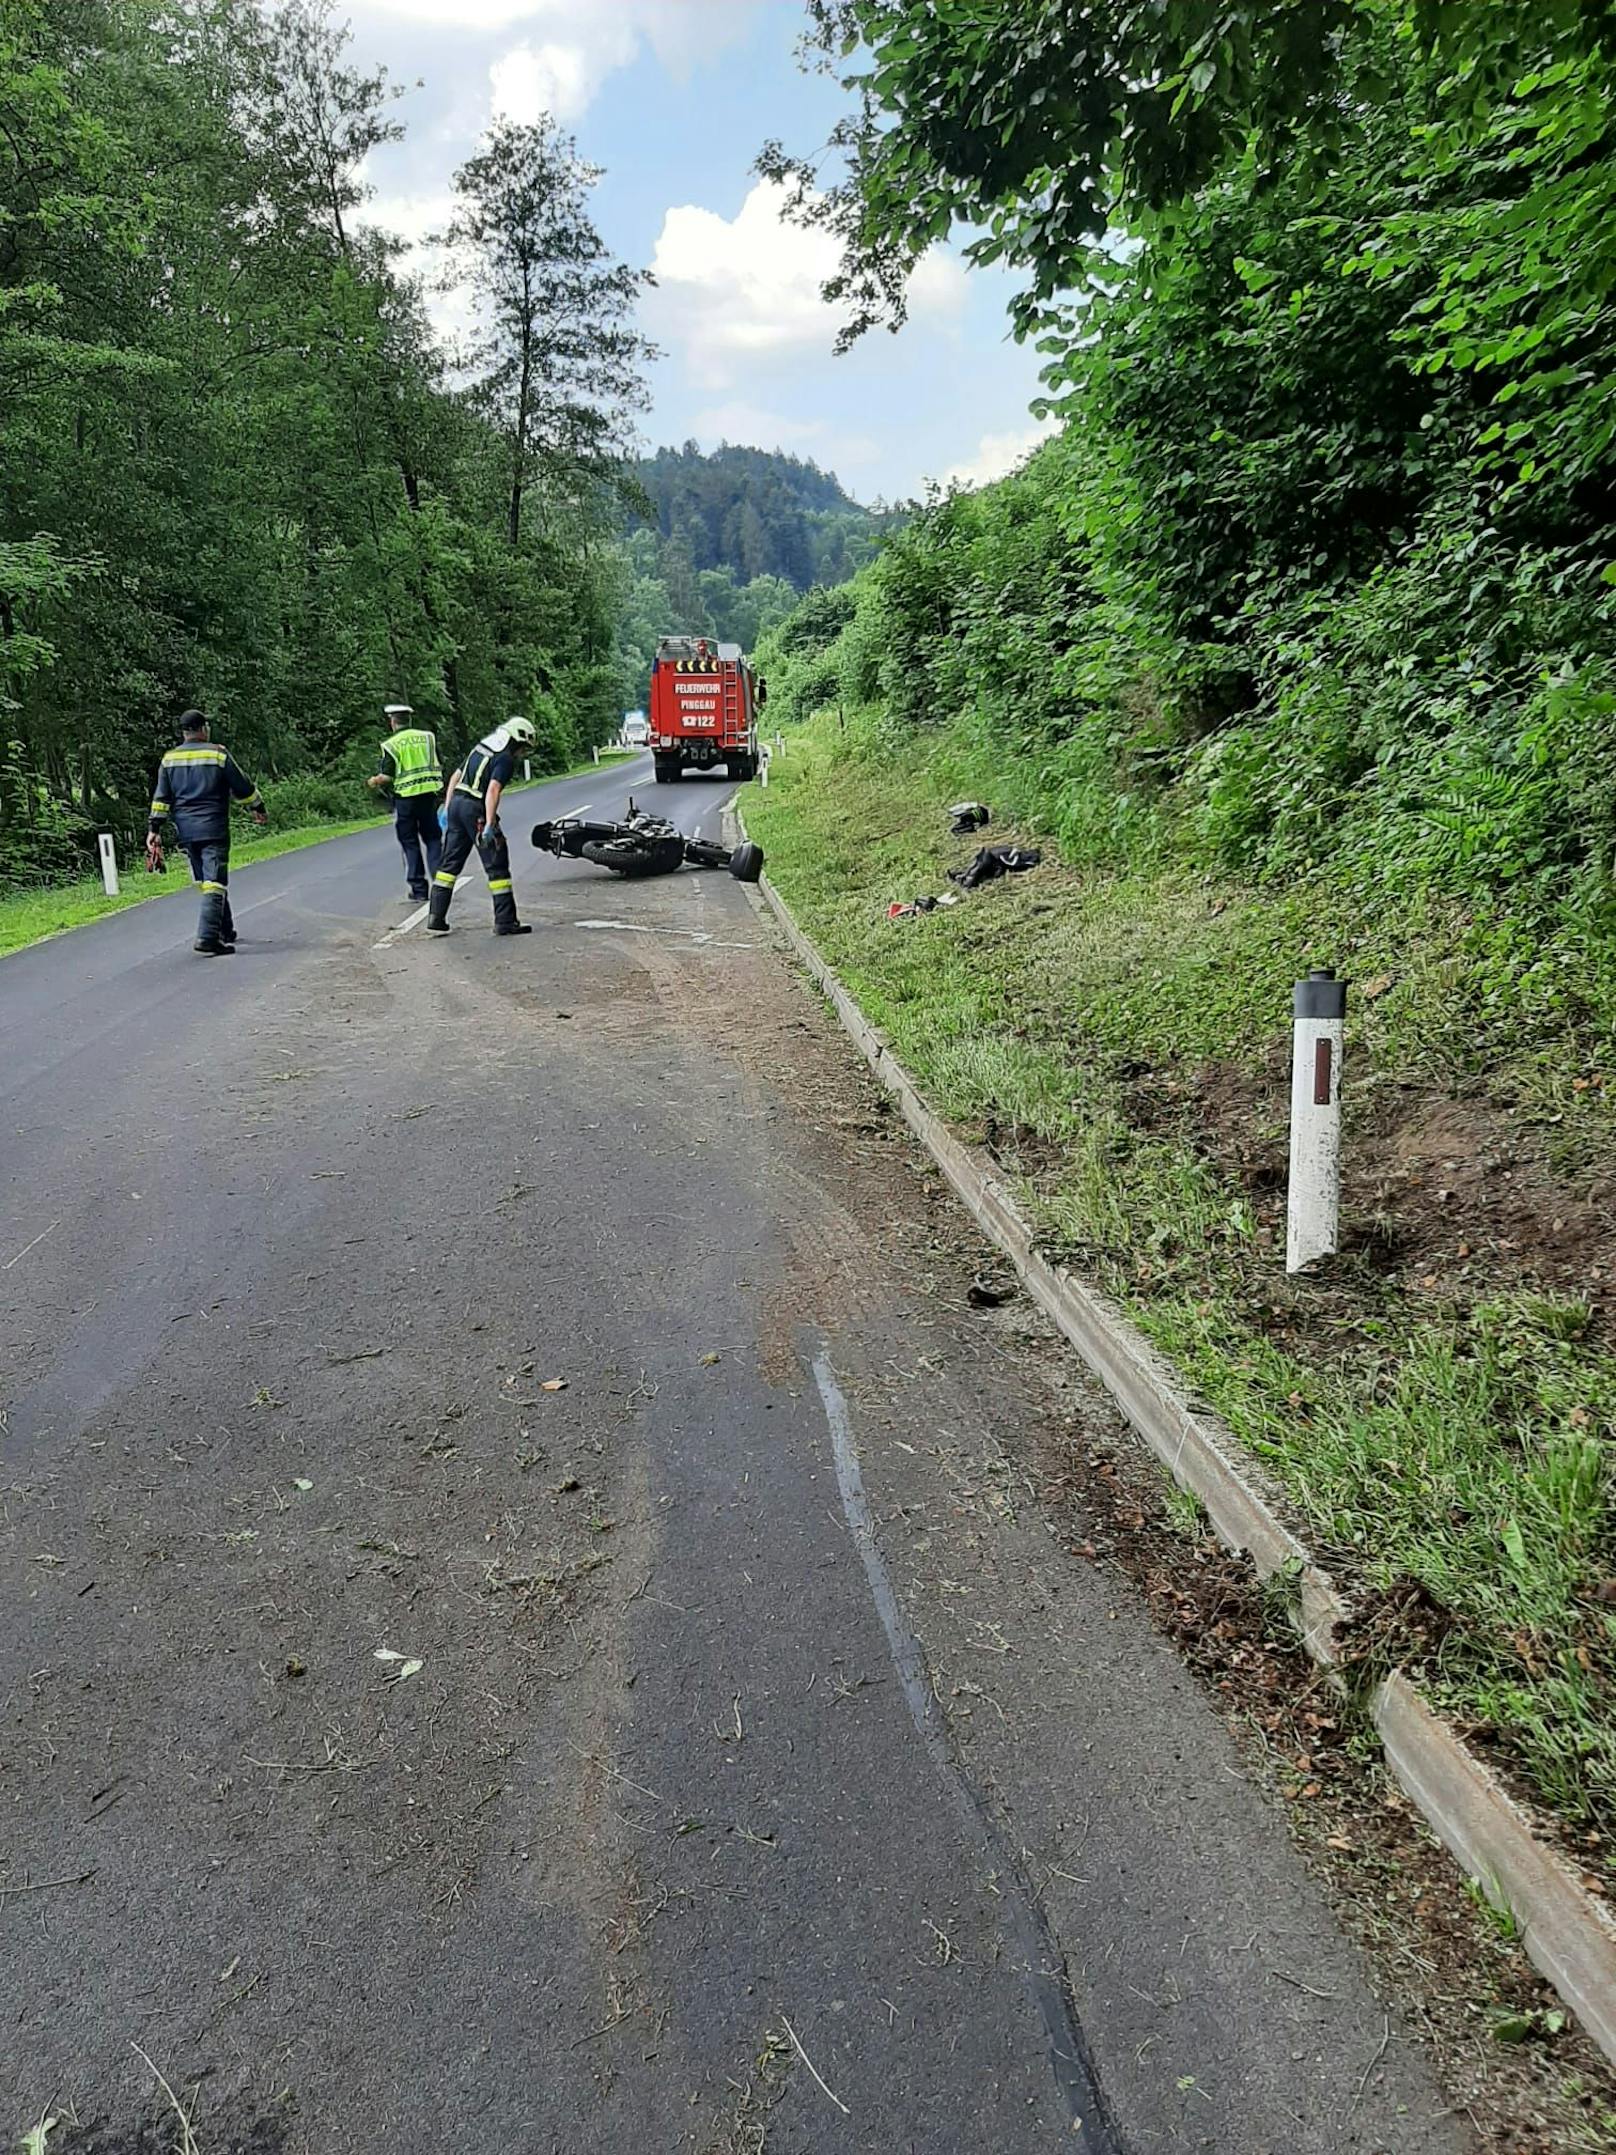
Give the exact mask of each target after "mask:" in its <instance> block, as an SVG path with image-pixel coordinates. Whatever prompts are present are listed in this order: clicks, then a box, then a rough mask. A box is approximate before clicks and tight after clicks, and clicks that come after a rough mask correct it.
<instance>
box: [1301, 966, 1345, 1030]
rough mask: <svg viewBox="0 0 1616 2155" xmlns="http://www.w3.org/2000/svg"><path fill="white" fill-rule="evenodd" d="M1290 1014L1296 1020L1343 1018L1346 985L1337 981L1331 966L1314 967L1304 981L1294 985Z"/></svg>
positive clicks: (1341, 981)
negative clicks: (1296, 1018)
mask: <svg viewBox="0 0 1616 2155" xmlns="http://www.w3.org/2000/svg"><path fill="white" fill-rule="evenodd" d="M1292 1013H1293V1015H1294V1016H1295V1017H1298V1018H1344V1017H1345V1016H1346V1014H1347V984H1346V982H1345V981H1344V980H1337V979H1336V977H1335V967H1334V966H1333V965H1315V966H1314V968H1313V970H1312V972H1311V973H1309V974H1308V976H1307V978H1306V979H1305V980H1299V981H1298V982H1297V983H1296V989H1295V993H1294V997H1293V1000H1292Z"/></svg>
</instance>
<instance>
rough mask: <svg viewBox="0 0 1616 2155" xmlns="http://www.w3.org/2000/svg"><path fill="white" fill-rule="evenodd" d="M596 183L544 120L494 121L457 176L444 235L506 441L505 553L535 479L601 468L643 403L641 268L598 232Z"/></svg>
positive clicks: (624, 445) (490, 403)
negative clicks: (474, 318)
mask: <svg viewBox="0 0 1616 2155" xmlns="http://www.w3.org/2000/svg"><path fill="white" fill-rule="evenodd" d="M599 178H600V172H599V169H598V167H596V166H593V165H588V164H585V163H584V162H583V161H582V160H581V159H580V158H579V156H578V152H577V149H576V146H575V145H574V144H573V142H572V141H571V139H570V138H569V137H567V136H565V135H563V134H561V133H560V132H559V130H558V129H557V128H556V126H555V123H554V122H553V121H552V120H551V119H550V118H549V117H548V115H546V116H544V117H542V118H541V119H540V120H538V121H537V122H535V123H533V124H530V125H517V124H515V123H513V122H511V121H500V122H498V123H497V124H496V125H495V126H494V127H492V128H491V129H490V130H489V133H488V136H487V139H486V141H485V143H484V146H483V148H482V149H481V150H480V151H479V152H478V154H477V155H476V156H475V157H473V158H470V159H468V161H467V162H466V163H465V164H464V165H462V166H461V167H460V169H459V171H458V172H457V173H456V174H455V181H454V184H455V193H456V195H457V196H458V198H459V207H458V209H457V210H456V213H455V216H454V220H453V222H452V223H451V225H450V227H449V231H448V235H447V237H448V242H449V245H450V247H451V249H453V250H454V252H455V254H456V255H457V257H458V261H459V265H460V267H461V268H462V270H463V271H464V273H465V275H466V278H467V281H468V282H469V284H470V287H471V291H472V293H473V295H474V297H475V300H476V302H477V307H478V313H479V318H480V324H481V326H480V327H479V329H478V330H477V331H475V332H474V333H473V335H472V338H471V340H470V347H469V351H468V354H467V357H468V359H469V361H470V364H471V366H472V368H473V370H474V372H475V378H476V391H475V394H476V397H477V400H478V402H479V404H480V405H481V407H482V408H483V409H484V410H485V411H486V412H487V413H488V415H489V416H490V418H491V419H492V420H493V421H494V423H495V424H496V425H497V426H498V427H499V429H500V431H501V433H502V435H503V436H504V439H505V443H506V454H507V458H508V462H509V478H508V481H507V510H506V534H507V537H508V539H509V542H510V545H511V547H512V549H513V550H514V549H516V548H519V547H520V545H521V543H522V514H523V505H524V503H525V501H526V498H527V495H528V492H529V489H530V488H531V487H532V485H533V484H534V482H535V481H536V480H537V479H539V478H541V477H544V476H549V477H552V478H555V479H558V480H560V481H561V482H562V483H563V484H567V485H570V484H572V483H574V482H575V481H576V480H577V479H578V477H579V476H581V475H582V476H590V477H597V478H598V477H603V476H607V475H609V474H610V472H611V471H612V469H613V468H614V466H615V465H616V464H617V463H618V462H620V460H621V459H622V457H623V456H624V454H625V453H626V452H627V449H628V447H629V432H628V428H629V421H630V418H631V416H632V414H633V413H634V412H636V411H638V410H641V409H643V408H644V405H645V403H646V401H647V398H646V390H645V383H644V377H643V374H642V371H641V370H642V368H643V367H644V366H645V364H646V363H647V362H648V361H649V360H650V359H651V358H653V357H654V356H655V353H654V348H653V347H652V346H651V345H650V344H649V343H648V342H647V341H646V339H645V338H644V337H642V336H641V335H640V333H639V331H638V330H637V329H636V328H635V327H634V325H633V320H632V316H633V311H634V305H635V302H636V300H637V298H638V296H639V293H640V291H641V289H642V288H643V287H644V286H645V285H646V284H647V283H648V282H649V273H648V272H646V271H644V270H635V269H631V268H629V267H628V266H627V264H625V263H621V262H617V261H614V260H613V259H612V257H611V255H610V253H609V251H608V249H607V247H606V245H605V242H604V241H603V240H602V239H601V236H600V234H599V232H598V231H597V230H596V229H595V226H594V223H593V221H592V220H591V218H590V215H589V194H590V190H591V188H593V186H594V185H595V183H596V181H597V180H598V179H599Z"/></svg>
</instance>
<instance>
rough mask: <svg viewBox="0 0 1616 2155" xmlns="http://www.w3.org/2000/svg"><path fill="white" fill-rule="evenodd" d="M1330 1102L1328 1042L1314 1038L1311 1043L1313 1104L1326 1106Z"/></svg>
mask: <svg viewBox="0 0 1616 2155" xmlns="http://www.w3.org/2000/svg"><path fill="white" fill-rule="evenodd" d="M1329 1104H1330V1042H1329V1040H1328V1039H1327V1038H1326V1039H1323V1040H1315V1041H1314V1043H1313V1105H1314V1106H1315V1107H1328V1106H1329Z"/></svg>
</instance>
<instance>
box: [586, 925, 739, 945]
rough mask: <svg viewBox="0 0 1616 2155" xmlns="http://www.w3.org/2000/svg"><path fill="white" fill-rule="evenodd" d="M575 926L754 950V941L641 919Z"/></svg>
mask: <svg viewBox="0 0 1616 2155" xmlns="http://www.w3.org/2000/svg"><path fill="white" fill-rule="evenodd" d="M572 925H573V926H574V927H575V928H605V929H607V930H609V931H610V933H611V934H613V935H671V936H675V937H677V939H678V940H679V941H680V942H681V943H695V944H697V945H700V944H704V943H711V944H713V945H714V947H715V948H716V949H719V950H756V949H757V947H758V946H757V945H756V943H728V942H723V941H721V940H720V939H719V938H718V937H717V936H715V935H710V934H708V933H707V932H706V931H705V930H704V929H701V928H655V927H652V926H651V925H650V924H649V923H648V922H646V921H643V920H575V921H574V922H573V924H572Z"/></svg>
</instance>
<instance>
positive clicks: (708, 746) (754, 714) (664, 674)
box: [651, 636, 767, 786]
mask: <svg viewBox="0 0 1616 2155" xmlns="http://www.w3.org/2000/svg"><path fill="white" fill-rule="evenodd" d="M766 693H767V692H766V691H765V689H764V686H763V683H762V682H761V681H760V680H759V679H758V677H757V675H756V674H755V673H754V672H753V671H752V669H751V667H750V666H749V665H748V664H747V663H746V660H745V659H744V658H743V657H742V656H741V647H740V645H739V644H721V643H712V642H710V641H709V640H708V638H707V637H705V636H663V637H660V638H659V639H658V642H657V650H656V661H655V663H654V665H653V666H652V668H651V752H652V755H653V756H654V757H655V760H656V778H657V784H658V785H659V786H667V785H672V784H673V782H674V780H675V779H677V778H681V777H683V775H684V769H685V765H686V764H687V763H694V764H696V765H697V766H698V767H699V768H700V769H702V770H710V769H711V768H712V766H713V765H714V764H715V763H722V764H723V765H724V767H725V769H726V770H727V771H728V773H729V775H730V777H731V778H755V777H756V776H757V771H758V713H759V711H760V710H761V709H762V708H763V700H764V696H765V694H766Z"/></svg>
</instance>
